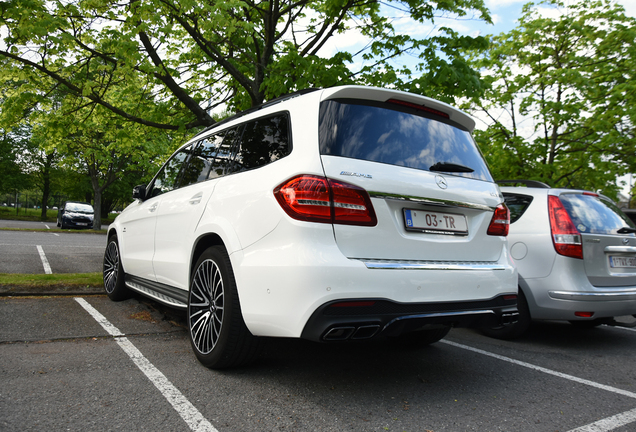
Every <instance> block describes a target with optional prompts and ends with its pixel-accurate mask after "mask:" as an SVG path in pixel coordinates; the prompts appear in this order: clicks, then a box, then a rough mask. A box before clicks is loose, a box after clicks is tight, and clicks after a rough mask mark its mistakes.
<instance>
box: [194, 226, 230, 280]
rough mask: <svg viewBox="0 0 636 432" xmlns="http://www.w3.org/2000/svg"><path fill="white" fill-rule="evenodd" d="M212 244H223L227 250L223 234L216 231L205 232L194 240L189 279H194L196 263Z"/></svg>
mask: <svg viewBox="0 0 636 432" xmlns="http://www.w3.org/2000/svg"><path fill="white" fill-rule="evenodd" d="M212 246H223V247H224V248H226V250H227V247H226V246H225V242H224V241H223V239H222V238H221V236H219V235H218V234H216V233H207V234H203V235H201V236H200V237H199V238H198V239H197V240H196V242H194V246H193V247H192V253H191V255H190V271H189V273H188V281H190V280H191V279H192V272H193V271H194V265H195V264H196V262H197V260H198V259H199V257H200V256H201V254H202V253H203V251H205V250H206V249H207V248H209V247H212ZM188 283H189V282H188Z"/></svg>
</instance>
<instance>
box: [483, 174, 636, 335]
mask: <svg viewBox="0 0 636 432" xmlns="http://www.w3.org/2000/svg"><path fill="white" fill-rule="evenodd" d="M498 183H499V184H500V185H505V184H524V185H525V186H513V187H501V191H502V193H503V195H504V198H505V201H506V205H507V206H508V208H509V209H510V232H509V234H508V241H509V245H510V253H511V255H512V258H513V259H514V261H515V264H516V266H517V270H518V272H519V298H518V308H519V320H518V321H517V323H515V324H512V325H509V326H505V327H504V326H501V327H495V328H485V329H483V331H484V333H486V334H487V335H489V336H492V337H497V338H502V339H511V338H515V337H518V336H520V335H521V334H523V333H524V332H525V331H526V330H527V329H528V327H529V326H530V322H531V320H565V321H569V322H571V323H572V324H574V325H577V326H581V327H594V326H597V325H600V324H617V323H616V322H615V320H614V319H613V318H614V317H617V316H625V315H634V314H636V226H635V225H634V222H632V221H631V220H630V219H629V218H628V217H627V216H625V214H624V213H622V212H621V210H619V209H618V207H617V206H616V205H614V203H613V202H611V201H610V200H609V199H607V198H606V197H604V196H602V195H599V194H596V193H593V192H587V191H583V190H571V189H556V188H554V189H553V188H550V187H549V186H548V185H546V184H544V183H541V182H535V181H527V180H526V181H523V180H519V181H516V180H515V181H508V180H506V181H500V182H498Z"/></svg>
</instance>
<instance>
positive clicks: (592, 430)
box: [440, 340, 636, 432]
mask: <svg viewBox="0 0 636 432" xmlns="http://www.w3.org/2000/svg"><path fill="white" fill-rule="evenodd" d="M440 342H442V343H445V344H447V345H451V346H454V347H457V348H462V349H465V350H468V351H472V352H476V353H478V354H482V355H485V356H488V357H493V358H496V359H498V360H503V361H506V362H508V363H512V364H516V365H518V366H523V367H526V368H529V369H534V370H536V371H539V372H543V373H546V374H549V375H554V376H557V377H559V378H564V379H567V380H570V381H574V382H577V383H579V384H584V385H588V386H591V387H595V388H598V389H601V390H606V391H609V392H612V393H617V394H619V395H622V396H627V397H631V398H634V399H636V393H632V392H629V391H626V390H621V389H619V388H616V387H611V386H607V385H605V384H599V383H597V382H594V381H589V380H586V379H583V378H578V377H575V376H573V375H568V374H564V373H561V372H557V371H553V370H551V369H547V368H544V367H541V366H536V365H533V364H531V363H526V362H522V361H519V360H515V359H512V358H510V357H505V356H501V355H499V354H495V353H491V352H488V351H484V350H480V349H478V348H473V347H470V346H468V345H462V344H458V343H456V342H451V341H448V340H441V341H440ZM633 422H636V409H633V410H631V411H627V412H624V413H621V414H617V415H615V416H612V417H608V418H606V419H603V420H599V421H597V422H596V423H592V424H589V425H587V426H581V427H580V428H578V429H572V430H571V431H569V432H608V431H611V430H614V429H616V428H619V427H621V426H625V425H627V424H630V423H633Z"/></svg>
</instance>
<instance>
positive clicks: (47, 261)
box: [37, 245, 53, 274]
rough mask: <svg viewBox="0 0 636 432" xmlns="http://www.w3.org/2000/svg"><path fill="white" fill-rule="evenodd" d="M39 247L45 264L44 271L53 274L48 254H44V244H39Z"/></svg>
mask: <svg viewBox="0 0 636 432" xmlns="http://www.w3.org/2000/svg"><path fill="white" fill-rule="evenodd" d="M37 248H38V252H39V253H40V259H41V260H42V265H43V266H44V273H46V274H53V271H52V270H51V266H50V265H49V260H47V259H46V255H44V249H42V246H40V245H37Z"/></svg>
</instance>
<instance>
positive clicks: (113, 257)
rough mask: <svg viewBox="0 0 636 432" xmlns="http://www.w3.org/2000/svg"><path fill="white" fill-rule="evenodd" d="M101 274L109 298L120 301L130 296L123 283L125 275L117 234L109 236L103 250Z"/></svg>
mask: <svg viewBox="0 0 636 432" xmlns="http://www.w3.org/2000/svg"><path fill="white" fill-rule="evenodd" d="M103 276H104V290H105V291H106V295H108V297H109V298H110V299H111V300H114V301H121V300H126V299H127V298H130V296H131V294H132V293H131V292H130V290H129V289H128V288H127V287H126V284H125V283H124V279H125V277H126V275H125V273H124V268H123V267H122V265H121V255H120V253H119V243H117V236H114V235H113V236H111V237H109V239H108V245H107V246H106V251H105V252H104V266H103Z"/></svg>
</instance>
